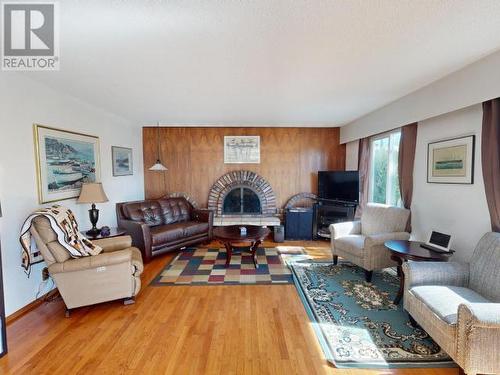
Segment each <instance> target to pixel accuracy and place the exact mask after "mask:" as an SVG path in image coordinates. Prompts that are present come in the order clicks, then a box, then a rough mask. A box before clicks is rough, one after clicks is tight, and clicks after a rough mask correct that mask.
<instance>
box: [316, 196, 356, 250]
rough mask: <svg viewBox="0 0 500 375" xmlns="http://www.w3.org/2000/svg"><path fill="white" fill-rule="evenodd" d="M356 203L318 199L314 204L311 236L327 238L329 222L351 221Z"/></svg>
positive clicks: (328, 236)
mask: <svg viewBox="0 0 500 375" xmlns="http://www.w3.org/2000/svg"><path fill="white" fill-rule="evenodd" d="M356 207H357V203H354V202H343V201H332V200H327V199H318V201H317V203H315V204H314V222H313V238H314V239H315V240H317V239H329V238H330V229H329V227H330V224H335V223H342V222H345V221H353V220H354V214H355V212H356Z"/></svg>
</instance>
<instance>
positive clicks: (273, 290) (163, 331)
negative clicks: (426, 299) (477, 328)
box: [0, 242, 458, 375]
mask: <svg viewBox="0 0 500 375" xmlns="http://www.w3.org/2000/svg"><path fill="white" fill-rule="evenodd" d="M265 245H266V246H268V247H273V246H276V244H274V243H272V242H270V243H266V244H265ZM285 245H292V246H304V247H306V249H307V250H308V253H309V254H310V255H312V256H314V257H318V258H327V257H328V253H329V252H328V244H327V243H326V242H292V243H288V244H285ZM210 246H218V244H216V243H213V244H211V245H210ZM174 255H175V254H170V255H166V256H163V257H160V258H155V259H154V260H153V261H152V262H151V263H149V264H147V265H146V267H145V270H144V273H143V276H142V283H143V289H142V291H141V293H140V294H139V296H138V297H137V300H136V303H135V304H134V305H129V306H124V305H123V304H122V303H121V302H118V301H116V302H109V303H104V304H100V305H96V306H92V307H85V308H80V309H77V310H75V311H73V312H72V315H71V317H70V318H65V317H64V310H65V309H64V305H63V303H62V301H60V300H58V301H55V302H50V303H45V304H43V305H41V306H40V307H38V308H36V309H35V310H33V311H30V312H29V313H27V314H26V315H24V316H22V317H21V318H19V319H17V320H16V321H14V322H12V323H11V324H10V325H9V326H8V328H7V334H8V343H9V354H8V355H7V356H5V357H4V358H2V359H0V373H1V374H51V375H53V374H175V375H177V374H224V375H226V374H259V375H260V374H284V375H292V374H297V375H302V374H335V375H353V374H356V375H358V374H359V375H376V374H398V375H456V374H458V371H457V369H439V368H435V369H429V368H426V369H391V370H360V369H336V368H334V367H333V366H332V365H330V364H328V363H327V362H326V361H325V359H324V357H323V353H322V351H321V347H320V345H319V343H318V341H317V339H316V336H315V334H314V331H313V328H312V324H311V322H310V320H309V318H308V316H307V314H306V311H305V309H304V306H303V305H302V302H301V301H300V298H299V296H298V294H297V291H296V290H295V287H294V286H293V285H245V286H231V285H221V286H175V287H168V286H161V287H158V286H148V284H149V283H150V282H151V280H153V278H154V277H155V276H156V275H157V274H158V273H159V272H160V271H161V270H162V269H163V267H164V266H165V264H166V263H168V262H169V261H170V260H171V259H172V257H173V256H174Z"/></svg>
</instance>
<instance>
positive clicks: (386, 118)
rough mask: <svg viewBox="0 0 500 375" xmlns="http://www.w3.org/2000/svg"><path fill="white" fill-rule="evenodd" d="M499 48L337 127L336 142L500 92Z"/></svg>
mask: <svg viewBox="0 0 500 375" xmlns="http://www.w3.org/2000/svg"><path fill="white" fill-rule="evenodd" d="M499 67H500V51H499V52H496V53H494V54H491V55H489V56H487V57H485V58H483V59H482V60H479V61H477V62H475V63H473V64H470V65H468V66H466V67H465V68H464V69H461V70H459V71H457V72H455V73H452V74H449V75H448V76H446V77H444V78H442V79H440V80H438V81H435V82H433V83H431V84H430V85H427V86H425V87H423V88H421V89H420V90H417V91H415V92H413V93H411V94H409V95H407V96H404V97H402V98H401V99H398V100H396V101H394V102H392V103H390V104H388V105H386V106H384V107H382V108H380V109H378V110H376V111H374V112H371V113H369V114H367V115H366V116H363V117H361V118H359V119H357V120H355V121H353V122H351V123H349V124H347V125H345V126H342V127H341V128H340V142H341V143H346V142H350V141H353V140H356V139H359V138H363V137H368V136H371V135H374V134H377V133H382V132H384V131H388V130H391V129H395V128H398V127H400V126H403V125H407V124H410V123H412V122H415V121H422V120H425V119H428V118H431V117H435V116H439V115H442V114H445V113H449V112H452V111H455V110H458V109H461V108H465V107H468V106H471V105H473V104H476V103H481V102H484V101H486V100H488V99H492V98H496V97H499V96H500V74H499Z"/></svg>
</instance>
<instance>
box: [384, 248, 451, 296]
mask: <svg viewBox="0 0 500 375" xmlns="http://www.w3.org/2000/svg"><path fill="white" fill-rule="evenodd" d="M422 243H423V242H418V241H403V240H393V241H387V242H386V243H385V244H384V245H385V247H386V248H387V249H389V251H390V252H391V259H392V260H394V261H395V262H396V263H397V264H398V276H399V279H400V280H399V291H398V294H397V295H396V298H394V304H395V305H398V304H399V302H400V301H401V298H402V297H403V293H404V288H405V277H404V275H403V267H402V265H403V262H407V261H408V260H414V261H424V262H447V261H448V259H450V256H451V255H452V252H450V253H438V252H436V251H432V250H427V249H424V248H423V247H420V245H421V244H422Z"/></svg>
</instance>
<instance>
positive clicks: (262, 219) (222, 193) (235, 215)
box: [208, 170, 280, 226]
mask: <svg viewBox="0 0 500 375" xmlns="http://www.w3.org/2000/svg"><path fill="white" fill-rule="evenodd" d="M208 208H209V209H212V210H214V212H215V219H214V225H218V226H221V225H238V224H242V225H243V224H246V225H266V226H275V225H279V224H280V220H279V217H278V216H277V210H276V196H275V195H274V191H273V189H272V187H271V185H270V184H269V182H267V181H266V179H264V178H263V177H262V176H259V175H258V174H257V173H255V172H251V171H245V170H243V171H233V172H229V173H226V174H225V175H223V176H222V177H220V178H219V179H218V180H217V181H216V182H215V184H214V185H213V186H212V188H211V189H210V192H209V195H208Z"/></svg>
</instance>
